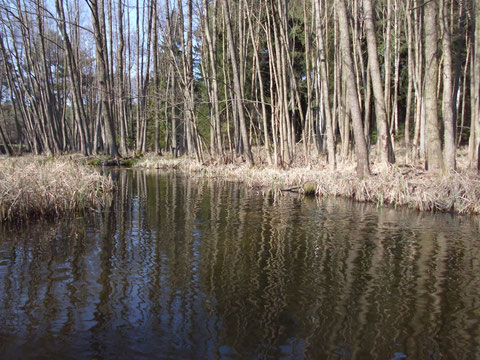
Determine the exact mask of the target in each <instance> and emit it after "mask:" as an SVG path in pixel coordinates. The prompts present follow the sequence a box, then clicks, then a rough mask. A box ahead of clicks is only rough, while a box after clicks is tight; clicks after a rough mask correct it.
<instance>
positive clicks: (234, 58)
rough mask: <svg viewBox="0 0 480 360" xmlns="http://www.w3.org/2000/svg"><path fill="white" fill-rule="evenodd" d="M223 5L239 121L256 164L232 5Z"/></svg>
mask: <svg viewBox="0 0 480 360" xmlns="http://www.w3.org/2000/svg"><path fill="white" fill-rule="evenodd" d="M223 6H224V12H225V25H226V28H227V42H228V48H229V53H230V61H231V63H232V70H233V89H234V92H235V102H236V105H237V111H238V115H239V121H240V133H241V137H242V141H243V146H244V151H245V157H246V160H247V163H248V164H249V165H253V164H254V161H253V154H252V150H251V148H250V140H249V138H248V132H247V125H246V118H245V112H244V109H243V99H242V91H241V85H240V75H239V71H238V62H237V54H236V51H235V46H234V43H233V34H232V25H231V22H230V7H229V6H230V5H229V3H228V0H223Z"/></svg>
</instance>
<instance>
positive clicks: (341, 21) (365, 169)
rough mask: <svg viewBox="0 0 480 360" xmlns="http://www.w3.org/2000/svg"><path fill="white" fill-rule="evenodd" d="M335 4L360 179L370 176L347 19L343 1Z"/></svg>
mask: <svg viewBox="0 0 480 360" xmlns="http://www.w3.org/2000/svg"><path fill="white" fill-rule="evenodd" d="M336 3H337V4H336V5H337V8H336V9H337V16H338V25H339V28H340V46H341V48H342V55H343V56H342V60H343V67H344V75H345V80H346V86H347V99H348V102H349V108H350V114H351V116H352V123H353V132H354V136H355V154H356V156H357V175H358V176H359V177H360V178H364V177H365V176H368V175H370V167H369V161H368V150H367V143H366V141H365V137H364V136H363V125H362V115H361V112H360V104H359V102H358V97H357V84H356V82H355V74H354V71H353V59H352V49H351V43H350V34H349V31H348V29H349V26H348V18H347V10H346V7H345V1H344V0H340V1H337V2H336Z"/></svg>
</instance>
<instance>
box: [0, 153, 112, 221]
mask: <svg viewBox="0 0 480 360" xmlns="http://www.w3.org/2000/svg"><path fill="white" fill-rule="evenodd" d="M112 190H113V182H112V180H111V179H110V178H107V177H105V176H103V175H101V174H100V173H99V172H98V170H97V169H93V168H92V167H89V166H87V165H86V164H82V163H78V162H75V161H72V160H71V158H70V157H66V156H65V157H56V158H51V157H46V156H31V155H26V156H21V157H6V156H0V223H1V222H5V221H14V222H15V221H23V220H26V219H29V218H39V217H41V218H48V217H56V216H58V215H61V214H64V213H68V212H72V211H80V210H83V209H88V208H90V207H94V206H96V205H98V204H99V203H101V202H102V201H103V200H104V197H105V196H106V195H107V194H108V193H110V192H111V191H112Z"/></svg>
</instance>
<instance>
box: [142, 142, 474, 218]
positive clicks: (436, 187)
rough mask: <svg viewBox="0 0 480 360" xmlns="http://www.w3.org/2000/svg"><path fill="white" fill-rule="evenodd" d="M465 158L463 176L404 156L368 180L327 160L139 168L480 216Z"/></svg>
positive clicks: (166, 162) (148, 162)
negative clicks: (282, 165) (281, 164)
mask: <svg viewBox="0 0 480 360" xmlns="http://www.w3.org/2000/svg"><path fill="white" fill-rule="evenodd" d="M399 153H401V152H399ZM462 156H463V155H462V153H460V154H459V169H460V170H459V172H456V173H452V174H450V175H446V176H442V175H434V174H430V173H428V172H427V171H425V170H423V168H422V166H421V165H420V164H418V163H413V164H407V163H406V162H405V159H404V157H403V158H402V157H401V156H399V157H398V158H397V164H396V165H389V166H385V165H375V164H376V162H374V161H372V165H371V170H372V175H371V176H369V177H368V178H365V179H359V178H358V177H357V175H356V173H355V163H354V162H353V160H347V161H340V162H339V164H338V166H337V169H336V170H335V171H333V172H332V171H330V170H329V169H328V168H327V167H326V166H325V161H324V159H320V158H318V157H317V158H316V159H315V160H311V161H310V164H309V165H306V164H307V161H305V160H304V158H301V160H300V161H299V162H297V163H296V164H293V165H291V166H289V167H288V168H285V169H278V168H275V167H271V166H266V165H258V166H256V167H249V166H247V165H245V164H244V163H242V162H237V163H230V164H221V163H218V162H215V161H214V160H210V161H207V162H206V163H205V164H200V163H198V162H196V161H195V160H194V159H191V158H188V157H183V158H177V159H172V158H168V157H158V156H156V155H152V154H150V155H147V156H145V158H144V159H143V160H142V161H140V162H139V163H138V164H137V166H139V167H146V168H157V169H177V170H180V171H183V172H185V173H188V174H196V175H198V176H202V177H211V178H216V177H221V178H224V179H229V180H233V181H240V182H242V183H244V184H245V185H246V186H248V187H252V188H271V189H274V190H279V189H284V188H290V187H292V186H298V187H299V188H300V189H302V188H303V191H307V190H308V191H309V192H311V187H312V186H314V187H315V193H316V195H317V196H339V197H345V198H351V199H354V200H356V201H360V202H372V203H374V204H376V205H377V206H385V205H390V206H394V207H397V206H406V207H409V208H412V209H417V210H421V211H441V212H454V213H458V214H480V178H479V177H478V176H476V175H475V173H474V172H471V171H469V170H468V169H467V168H466V166H465V164H464V162H463V157H462ZM372 158H374V154H373V156H372ZM257 159H259V160H260V161H257V164H258V163H259V164H262V161H261V157H259V156H258V154H257ZM263 163H264V162H263ZM307 185H308V186H307ZM300 191H302V190H300Z"/></svg>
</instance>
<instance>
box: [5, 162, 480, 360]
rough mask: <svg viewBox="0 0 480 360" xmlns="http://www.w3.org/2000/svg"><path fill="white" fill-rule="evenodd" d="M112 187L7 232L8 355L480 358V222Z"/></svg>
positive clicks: (213, 187)
mask: <svg viewBox="0 0 480 360" xmlns="http://www.w3.org/2000/svg"><path fill="white" fill-rule="evenodd" d="M113 176H114V177H115V178H116V181H117V182H118V191H117V192H116V194H115V195H114V197H113V199H112V201H111V202H108V204H107V206H106V208H105V209H104V210H102V211H99V212H97V213H93V214H91V215H89V216H78V217H76V218H70V219H66V220H64V221H63V222H59V223H46V222H41V223H39V222H36V223H34V224H30V225H28V226H26V227H22V228H21V229H15V228H5V227H4V228H1V229H0V359H53V358H58V359H404V358H408V359H475V358H480V355H479V354H480V246H479V245H480V244H479V241H480V236H479V234H480V227H479V221H478V218H477V219H475V218H469V217H457V216H452V215H439V214H437V215H432V214H425V213H417V212H412V211H409V210H406V209H401V210H394V209H376V208H375V207H373V206H371V205H365V204H354V203H351V202H349V201H345V200H341V199H323V200H312V199H302V198H301V197H299V196H295V195H291V194H286V195H283V196H279V195H275V194H258V193H256V192H254V191H247V190H245V189H244V187H243V186H242V185H238V184H232V183H228V182H223V181H198V180H193V179H191V178H189V177H183V176H180V175H175V174H163V173H160V172H159V173H156V172H153V173H146V172H141V171H138V172H135V171H119V172H114V173H113Z"/></svg>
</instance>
